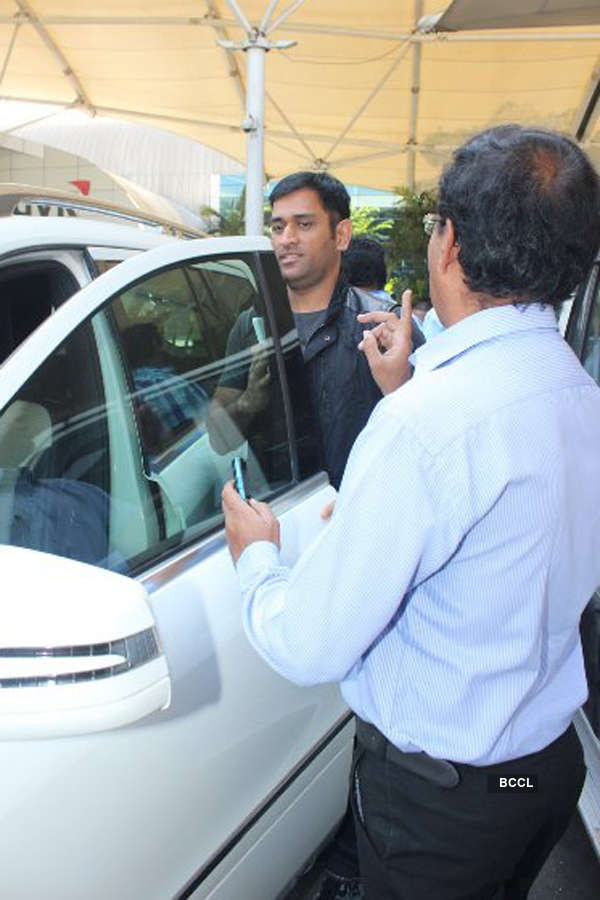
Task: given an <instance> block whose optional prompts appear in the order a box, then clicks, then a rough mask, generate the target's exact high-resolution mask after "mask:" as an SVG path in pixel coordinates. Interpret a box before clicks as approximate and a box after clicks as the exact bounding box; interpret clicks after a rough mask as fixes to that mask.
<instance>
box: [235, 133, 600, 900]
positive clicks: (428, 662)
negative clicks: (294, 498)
mask: <svg viewBox="0 0 600 900" xmlns="http://www.w3.org/2000/svg"><path fill="white" fill-rule="evenodd" d="M426 225H427V228H428V233H430V240H429V247H428V263H429V279H430V291H431V298H432V301H433V304H434V307H435V309H436V311H437V313H438V316H439V319H440V321H441V323H442V324H443V325H444V326H445V331H444V332H443V333H442V334H439V335H437V336H436V338H435V340H433V341H431V343H427V344H425V345H424V346H423V347H421V348H419V349H418V350H417V351H416V353H414V354H413V355H412V360H413V362H414V365H415V374H414V378H410V380H409V374H410V366H409V362H408V357H409V354H410V339H409V332H408V328H409V325H410V322H409V319H408V316H407V315H406V314H405V315H403V317H402V319H400V320H398V319H396V318H395V317H394V316H392V315H390V314H387V313H381V312H378V313H371V314H368V315H365V316H361V320H362V321H364V322H373V321H377V322H378V323H379V324H378V325H377V327H376V328H375V329H374V330H372V331H366V332H365V336H364V339H363V341H362V344H361V346H362V349H363V351H364V352H365V354H366V356H367V359H368V361H369V364H370V366H371V371H372V372H373V374H374V377H375V378H376V380H377V381H378V383H380V385H382V386H383V388H384V390H388V388H389V387H391V388H393V385H394V384H395V383H396V384H397V382H398V378H400V380H401V381H404V383H403V384H402V386H401V387H400V388H399V389H391V390H389V391H388V393H387V396H386V397H385V398H384V400H383V401H382V402H381V403H380V404H379V405H378V406H377V408H376V409H375V411H374V412H373V414H372V416H371V418H370V420H369V422H368V424H367V426H366V428H365V429H364V431H363V432H362V433H361V435H360V436H359V438H358V439H357V441H356V443H355V445H354V447H353V449H352V453H351V454H350V458H349V460H348V464H347V466H346V471H345V473H344V478H343V481H342V485H341V488H340V492H339V495H338V500H337V504H336V508H335V511H334V513H333V516H332V517H331V520H330V523H329V525H328V527H327V528H326V529H325V531H324V532H322V534H321V535H320V537H319V538H318V539H317V540H316V541H315V542H313V544H312V545H311V547H310V548H309V549H308V550H307V551H306V552H305V553H304V554H303V556H302V557H301V558H300V560H299V561H298V562H297V564H296V565H295V566H294V568H293V569H292V570H291V571H290V570H288V569H286V568H285V567H283V566H281V565H280V561H279V549H278V545H279V529H278V523H277V520H276V519H275V518H274V517H273V515H272V513H271V511H270V509H269V507H268V506H267V505H266V504H257V503H252V504H247V503H244V502H243V501H242V500H241V499H240V497H239V496H238V495H237V494H236V493H235V491H234V490H233V489H232V487H231V485H230V484H228V485H226V486H225V488H224V489H223V504H224V508H225V516H226V534H227V539H228V543H229V547H230V551H231V554H232V558H233V560H234V562H235V563H236V566H237V572H238V576H239V578H240V585H241V590H242V597H243V610H242V615H243V621H244V626H245V629H246V633H247V635H248V638H249V640H250V641H251V642H252V644H253V645H254V647H255V648H256V650H257V652H258V653H259V654H260V655H261V656H262V657H263V658H264V659H265V660H266V661H267V662H268V664H269V665H271V666H272V667H273V668H274V669H275V670H276V671H278V672H279V673H280V674H281V675H282V676H284V677H286V678H289V679H290V680H292V681H294V682H296V683H298V684H306V685H309V684H317V683H322V682H332V681H337V682H339V683H340V684H341V689H342V693H343V695H344V698H345V699H346V701H347V702H348V704H349V706H350V707H351V709H353V710H354V712H355V714H356V717H357V743H358V747H357V750H356V753H355V757H354V761H353V768H352V775H351V777H352V803H353V809H354V817H355V824H356V828H357V834H358V846H359V857H360V868H361V876H362V879H363V887H364V892H365V897H366V898H367V900H398V898H400V897H406V898H410V900H492V898H495V897H499V896H502V897H503V898H510V900H525V898H526V897H527V896H528V893H529V889H530V887H531V885H532V883H533V881H534V879H535V878H536V876H537V873H538V872H539V870H540V868H541V867H542V865H543V863H544V861H545V859H546V858H547V856H548V854H549V853H550V851H551V850H552V847H553V846H554V845H555V843H556V842H557V841H558V840H559V838H560V837H561V835H562V834H563V832H564V830H565V829H566V826H567V824H568V822H569V820H570V818H571V816H572V815H573V813H574V811H575V808H576V804H577V799H578V796H579V793H580V791H581V787H582V785H583V781H584V775H585V766H584V761H583V754H582V749H581V745H580V743H579V741H578V738H577V734H576V732H575V729H574V726H573V724H572V719H573V716H574V714H575V712H576V710H577V709H578V708H579V707H580V706H581V704H582V703H583V702H584V701H585V698H586V696H587V684H586V678H585V670H584V665H583V656H582V650H581V641H580V636H579V620H580V617H581V613H582V610H583V609H584V607H585V605H586V604H587V602H588V600H589V597H590V596H591V595H592V593H593V592H594V590H595V589H596V588H597V586H598V584H599V583H600V532H599V529H598V510H599V509H600V458H599V456H598V446H599V445H600V389H599V388H598V386H597V385H596V384H595V382H594V381H593V379H592V378H591V377H590V376H589V375H588V374H587V372H586V371H585V370H584V368H583V367H582V366H581V365H580V363H579V362H578V360H577V358H576V357H575V356H574V354H573V353H572V351H571V349H570V348H569V347H568V345H567V344H566V343H565V341H564V340H563V338H562V337H561V335H560V333H559V331H558V328H557V323H556V316H555V312H554V306H555V305H558V304H560V303H562V302H563V301H564V300H565V299H566V298H567V297H568V296H569V294H570V293H571V291H572V290H573V289H574V287H575V286H576V285H577V284H578V283H579V282H580V281H581V280H582V279H583V278H584V277H585V276H586V273H587V270H588V268H589V266H590V265H591V264H592V262H593V259H594V256H595V253H596V250H597V248H598V245H599V244H600V181H599V178H598V175H597V174H596V172H595V171H594V169H593V167H592V165H591V163H590V162H589V160H588V159H587V157H586V156H585V154H584V153H583V151H582V150H581V148H580V147H579V146H578V145H577V144H575V142H573V141H571V140H569V139H568V138H566V137H563V136H560V135H558V134H554V133H552V132H547V131H543V130H541V129H537V128H533V127H532V128H525V127H521V126H517V125H507V126H501V127H497V128H493V129H490V130H488V131H485V132H483V133H481V134H479V135H476V136H475V137H473V138H472V139H471V140H469V141H468V142H467V143H466V144H465V145H463V146H462V147H461V148H459V149H458V150H457V151H456V152H455V154H454V156H453V159H452V161H451V163H450V164H449V166H448V168H447V169H446V170H445V172H444V174H443V175H442V178H441V182H440V189H439V202H438V209H437V212H436V213H435V214H432V215H430V216H429V217H428V218H427V222H426ZM404 305H405V306H406V308H407V311H408V309H409V307H410V297H409V295H408V293H407V294H406V295H405V297H404ZM392 371H393V372H394V373H395V378H394V379H392V378H391V374H392ZM386 385H387V386H388V388H386Z"/></svg>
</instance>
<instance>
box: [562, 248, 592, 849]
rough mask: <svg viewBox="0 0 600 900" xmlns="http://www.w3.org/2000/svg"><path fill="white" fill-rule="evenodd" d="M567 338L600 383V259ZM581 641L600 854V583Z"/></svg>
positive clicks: (584, 809) (586, 801) (583, 734)
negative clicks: (586, 684)
mask: <svg viewBox="0 0 600 900" xmlns="http://www.w3.org/2000/svg"><path fill="white" fill-rule="evenodd" d="M567 339H568V341H569V343H570V344H571V346H572V347H573V349H574V350H575V352H576V353H577V355H578V356H579V358H580V360H581V363H582V365H583V367H584V368H585V369H586V371H587V372H588V373H589V374H590V375H591V376H592V378H594V380H595V381H596V382H597V383H598V385H600V261H597V262H596V263H595V264H594V266H593V268H592V271H591V273H590V276H589V278H588V280H587V282H586V284H584V285H583V286H582V288H581V289H580V291H579V292H578V296H577V297H576V299H575V302H574V305H573V310H572V313H571V317H570V320H569V325H568V329H567ZM581 641H582V646H583V655H584V661H585V669H586V675H587V680H588V688H589V696H588V699H587V702H586V703H585V704H584V706H583V709H582V710H581V712H580V714H579V716H578V719H577V730H578V733H579V736H580V738H581V740H582V743H583V747H584V752H585V759H586V765H587V769H588V772H587V777H586V782H585V786H584V789H583V792H582V795H581V799H580V803H579V807H580V811H581V815H582V819H583V821H584V823H585V825H586V827H587V830H588V833H589V835H590V838H591V839H592V842H593V844H594V846H595V848H596V852H597V853H598V854H599V855H600V587H599V588H598V590H597V591H596V592H595V593H594V595H593V597H591V598H590V601H589V603H588V605H587V607H586V609H585V610H584V613H583V616H582V619H581Z"/></svg>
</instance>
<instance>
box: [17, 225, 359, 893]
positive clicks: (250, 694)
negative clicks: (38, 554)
mask: <svg viewBox="0 0 600 900" xmlns="http://www.w3.org/2000/svg"><path fill="white" fill-rule="evenodd" d="M298 355H299V354H298V347H297V340H295V335H294V332H293V331H292V325H291V316H290V314H289V310H287V304H286V303H285V298H284V297H283V295H282V286H281V282H280V281H279V279H278V276H277V273H276V269H275V267H274V263H273V259H272V256H271V254H270V251H269V245H268V242H266V241H264V240H263V239H253V240H252V241H250V240H248V239H223V240H220V239H219V240H212V241H206V240H203V241H193V242H188V243H186V244H184V245H171V246H165V247H162V248H159V249H157V250H153V251H149V252H148V253H146V254H143V255H142V256H140V257H137V258H135V259H131V260H129V261H126V262H124V263H123V264H122V265H120V266H118V267H116V268H115V269H112V270H111V271H109V272H107V273H106V274H105V275H103V276H101V277H100V278H99V279H97V280H96V281H95V282H94V283H93V284H91V285H89V286H88V287H87V288H85V289H84V290H83V291H81V292H80V293H79V294H77V295H75V297H73V298H72V299H71V300H70V301H68V302H66V303H65V304H63V306H61V307H60V308H59V309H58V310H57V311H56V313H55V314H54V315H53V316H52V317H51V318H50V319H48V320H47V321H46V322H45V323H44V324H43V325H41V326H40V328H38V329H37V331H35V332H34V333H33V334H32V335H31V336H30V337H29V338H28V339H27V340H26V341H25V343H24V344H23V345H22V346H21V347H20V348H19V349H18V350H17V351H16V353H14V354H13V356H12V357H11V358H10V359H9V360H8V361H7V362H6V363H5V365H4V366H3V367H2V369H1V370H0V372H1V378H0V410H2V412H1V414H0V467H1V469H2V479H1V481H0V531H1V534H0V541H2V542H4V543H14V544H19V545H20V546H25V547H32V548H34V549H38V550H44V551H46V552H50V553H56V554H59V555H63V556H71V557H73V558H77V559H80V560H83V561H85V562H89V563H91V564H93V565H100V566H105V567H108V568H111V569H114V570H115V571H119V572H123V573H125V574H128V575H130V576H131V577H135V578H138V579H140V580H141V581H142V582H143V583H144V585H145V586H146V588H147V590H148V592H149V595H150V602H151V606H152V611H153V613H154V616H155V620H156V623H157V627H158V632H159V636H160V639H161V641H162V645H163V650H164V653H165V656H166V659H167V663H168V666H169V672H170V677H171V682H172V702H171V704H170V707H169V708H168V709H166V710H163V711H161V712H158V713H155V714H153V715H152V716H150V717H148V718H147V719H145V720H142V721H141V722H140V723H139V724H137V725H132V726H129V727H126V728H121V729H116V730H114V731H110V732H104V733H100V734H94V735H83V736H80V737H75V738H68V739H67V738H65V739H60V740H58V739H57V740H45V741H38V742H36V741H30V742H3V743H1V744H0V763H1V764H2V769H3V771H4V773H5V775H7V776H8V773H10V778H8V777H7V782H9V783H7V784H6V786H5V790H4V791H3V804H2V815H3V817H4V830H3V833H4V835H5V836H6V839H5V840H4V841H3V847H2V850H0V860H1V864H2V871H3V884H4V886H5V888H4V889H5V890H6V892H7V896H11V898H14V900H18V898H29V897H31V896H34V895H35V894H36V892H37V891H40V892H42V891H43V893H44V896H46V897H49V898H57V900H58V898H60V900H66V898H71V897H73V898H75V897H77V898H80V897H81V896H85V897H86V898H89V900H93V898H96V897H97V898H100V897H102V898H104V897H106V896H110V897H113V898H127V900H131V898H137V897H139V898H144V900H151V898H157V900H158V898H160V900H164V898H166V897H175V896H178V897H184V896H186V897H187V896H194V897H209V896H210V897H211V898H212V897H214V898H219V900H239V898H240V897H242V896H245V897H256V898H259V897H260V898H261V900H268V898H270V897H272V898H275V897H277V896H278V895H279V894H280V893H281V891H282V889H283V887H284V886H285V885H286V884H287V883H288V882H289V880H290V879H291V878H292V877H293V876H294V874H295V873H296V872H297V871H298V870H299V869H300V868H301V867H302V865H303V864H304V863H305V862H306V860H307V859H308V858H309V857H310V856H311V854H312V853H314V852H315V851H316V850H317V848H318V847H319V845H320V844H321V843H322V842H323V840H324V839H325V838H326V836H327V834H328V833H329V831H330V830H331V829H332V828H333V827H334V825H335V823H336V821H337V819H338V818H339V817H340V816H341V815H342V813H343V810H344V806H345V800H346V783H345V782H346V777H347V769H348V763H349V755H350V750H351V725H350V723H349V715H348V712H347V710H346V708H345V706H344V705H343V703H342V701H341V698H340V695H339V692H338V690H337V687H336V686H333V685H324V686H320V687H318V688H313V689H306V688H298V687H296V686H294V685H292V684H290V683H288V682H287V681H285V680H284V679H282V678H280V677H279V676H277V675H276V674H274V673H273V672H272V671H271V670H270V669H269V668H268V667H267V666H266V665H265V664H264V663H263V662H262V660H261V659H260V658H259V657H258V655H257V654H256V653H255V652H254V651H253V650H252V648H251V647H250V645H249V644H248V642H247V640H246V638H245V636H244V634H243V631H242V628H241V615H240V596H239V590H238V585H237V579H236V575H235V572H234V569H233V566H232V563H231V560H230V558H229V555H228V552H227V549H226V546H225V541H224V534H223V528H222V513H221V509H220V489H221V486H222V484H223V482H224V480H225V479H226V478H228V477H229V476H230V468H231V459H232V458H233V457H234V456H241V457H242V458H243V459H244V460H245V461H246V464H247V469H248V473H249V477H250V481H251V484H252V490H253V492H254V494H255V496H260V497H261V498H265V499H268V500H269V501H271V502H272V503H273V506H274V509H275V511H276V512H277V513H278V514H279V515H280V517H281V523H282V550H283V556H284V560H285V561H286V562H288V563H293V561H294V560H295V559H296V558H297V556H298V554H299V553H300V552H301V551H302V549H303V548H304V547H305V546H306V545H307V543H308V542H309V541H310V540H312V538H313V537H314V536H315V535H316V534H317V533H318V531H319V529H320V528H321V527H323V525H322V522H321V521H320V517H319V511H320V508H321V507H322V506H323V504H324V503H325V502H326V501H327V499H329V497H330V496H331V489H330V488H329V487H328V485H327V479H326V478H325V477H324V476H323V474H319V473H318V472H317V471H316V462H315V457H314V454H313V450H311V437H310V433H309V432H310V428H309V422H308V419H307V415H308V414H307V412H306V408H305V407H304V406H303V401H304V399H305V397H296V396H295V394H296V393H297V392H298V391H299V390H301V388H300V386H299V384H297V383H296V380H295V379H296V378H297V377H298V371H299V369H298V363H297V360H298ZM294 360H295V361H294ZM253 379H254V382H256V383H258V382H260V385H261V389H260V390H255V389H254V388H255V387H256V384H255V385H254V387H253V388H252V389H249V386H250V384H251V382H252V380H253ZM290 389H291V391H292V394H290ZM249 397H250V398H251V399H252V403H251V404H250V406H251V407H252V408H251V415H247V413H248V406H249V404H248V398H249ZM240 398H243V400H244V402H242V403H241V404H240V402H239V401H240ZM240 406H241V408H242V410H244V412H245V416H242V417H241V418H240V417H239V416H238V415H237V410H238V407H240ZM311 454H312V455H311ZM311 460H312V461H311ZM82 602H85V585H82ZM31 857H34V858H35V866H34V867H31V866H28V865H27V859H28V858H31Z"/></svg>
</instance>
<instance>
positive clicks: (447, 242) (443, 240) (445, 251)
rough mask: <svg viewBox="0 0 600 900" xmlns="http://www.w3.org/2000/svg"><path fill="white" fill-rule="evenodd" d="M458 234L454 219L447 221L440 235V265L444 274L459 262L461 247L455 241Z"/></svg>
mask: <svg viewBox="0 0 600 900" xmlns="http://www.w3.org/2000/svg"><path fill="white" fill-rule="evenodd" d="M455 238H456V232H455V230H454V222H453V221H452V219H446V223H445V225H444V228H443V230H442V232H441V235H440V251H439V263H440V267H441V269H442V271H443V272H445V271H446V270H447V269H448V267H449V266H451V265H452V263H454V262H456V261H457V260H458V253H459V250H460V247H459V246H458V245H457V244H456V241H455Z"/></svg>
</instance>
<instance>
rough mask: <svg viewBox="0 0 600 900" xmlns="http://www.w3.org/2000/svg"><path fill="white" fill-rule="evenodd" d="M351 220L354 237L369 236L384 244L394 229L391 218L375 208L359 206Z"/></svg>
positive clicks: (352, 213)
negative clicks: (392, 228)
mask: <svg viewBox="0 0 600 900" xmlns="http://www.w3.org/2000/svg"><path fill="white" fill-rule="evenodd" d="M350 218H351V220H352V234H353V235H354V236H356V237H358V236H359V235H367V236H368V237H374V238H377V239H378V240H380V241H381V242H382V243H384V242H385V239H386V237H387V235H388V234H389V232H390V228H391V227H392V220H391V218H390V216H389V215H387V214H385V213H383V214H382V210H380V209H376V208H375V207H374V206H357V207H355V208H354V209H353V210H352V212H351V214H350Z"/></svg>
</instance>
